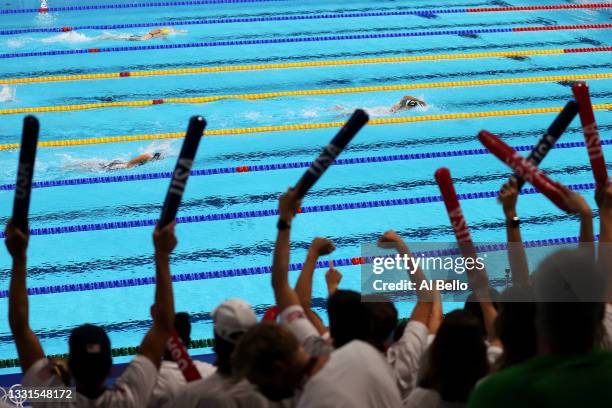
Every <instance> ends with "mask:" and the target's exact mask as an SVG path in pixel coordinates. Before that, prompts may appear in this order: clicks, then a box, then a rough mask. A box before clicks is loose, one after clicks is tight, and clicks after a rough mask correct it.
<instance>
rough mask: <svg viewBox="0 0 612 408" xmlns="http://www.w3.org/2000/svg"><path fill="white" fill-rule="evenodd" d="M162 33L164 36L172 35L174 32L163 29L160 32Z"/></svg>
mask: <svg viewBox="0 0 612 408" xmlns="http://www.w3.org/2000/svg"><path fill="white" fill-rule="evenodd" d="M160 32H161V33H162V34H170V33H171V32H172V30H171V29H169V28H162V29H161V30H160Z"/></svg>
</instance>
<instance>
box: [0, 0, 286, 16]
mask: <svg viewBox="0 0 612 408" xmlns="http://www.w3.org/2000/svg"><path fill="white" fill-rule="evenodd" d="M281 1H287V0H185V1H164V2H159V1H158V2H146V3H120V4H92V5H80V6H64V7H46V8H41V7H39V8H23V9H5V10H0V15H2V14H28V13H59V12H62V11H86V10H109V9H126V8H131V9H134V8H149V7H180V6H201V5H210V4H242V3H271V2H281Z"/></svg>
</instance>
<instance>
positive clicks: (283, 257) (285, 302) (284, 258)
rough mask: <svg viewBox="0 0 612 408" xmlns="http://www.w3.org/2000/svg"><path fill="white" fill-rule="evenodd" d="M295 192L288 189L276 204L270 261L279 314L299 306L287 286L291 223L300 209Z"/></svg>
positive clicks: (297, 298)
mask: <svg viewBox="0 0 612 408" xmlns="http://www.w3.org/2000/svg"><path fill="white" fill-rule="evenodd" d="M300 201H301V200H299V199H298V197H297V194H296V192H295V191H294V190H293V189H291V188H289V189H288V190H287V192H286V193H285V194H283V195H281V196H280V199H279V203H278V224H277V226H278V235H277V236H276V245H275V246H274V259H273V260H272V288H273V289H274V297H275V299H276V305H277V306H278V309H279V311H280V312H282V311H283V310H285V309H286V308H287V307H289V306H292V305H300V298H299V297H298V295H297V293H296V292H295V291H294V290H293V289H292V288H291V286H289V252H290V236H291V222H292V221H293V218H294V217H295V214H297V211H298V209H299V208H300Z"/></svg>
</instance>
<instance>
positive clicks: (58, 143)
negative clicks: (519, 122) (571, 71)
mask: <svg viewBox="0 0 612 408" xmlns="http://www.w3.org/2000/svg"><path fill="white" fill-rule="evenodd" d="M561 109H563V108H562V107H551V108H529V109H509V110H499V111H485V112H466V113H447V114H440V115H423V116H408V117H399V118H380V119H371V120H370V121H369V122H368V125H393V124H402V123H413V122H427V121H437V120H456V119H474V118H486V117H500V116H516V115H535V114H542V113H558V112H560V111H561ZM593 109H595V110H609V109H612V103H603V104H596V105H593ZM342 125H344V122H322V123H301V124H294V125H274V126H257V127H248V128H234V129H214V130H206V131H204V135H205V136H228V135H244V134H252V133H265V132H280V131H295V130H312V129H328V128H335V127H342ZM184 136H185V132H174V133H152V134H142V135H129V136H108V137H93V138H88V139H69V140H49V141H44V142H38V147H66V146H82V145H91V144H102V143H120V142H134V141H143V140H161V139H178V138H181V137H184ZM18 148H19V143H4V144H0V150H12V149H18Z"/></svg>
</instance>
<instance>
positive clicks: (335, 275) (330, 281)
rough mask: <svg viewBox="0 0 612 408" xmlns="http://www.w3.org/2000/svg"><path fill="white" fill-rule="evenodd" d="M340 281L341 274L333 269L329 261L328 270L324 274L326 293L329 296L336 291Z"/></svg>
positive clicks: (331, 262)
mask: <svg viewBox="0 0 612 408" xmlns="http://www.w3.org/2000/svg"><path fill="white" fill-rule="evenodd" d="M341 280H342V273H340V271H339V270H337V269H336V268H334V261H332V260H330V261H329V269H328V270H327V272H325V282H327V291H328V293H329V294H330V295H331V294H332V293H334V292H335V291H336V290H337V289H338V285H340V281H341Z"/></svg>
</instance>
